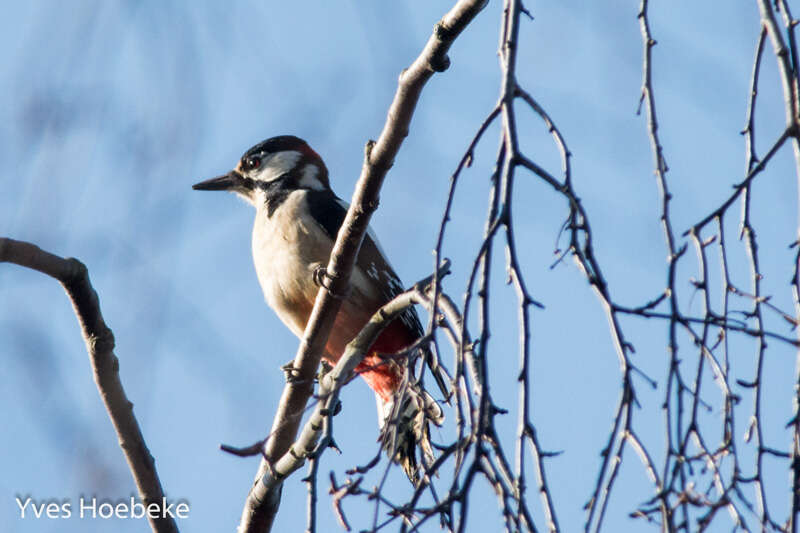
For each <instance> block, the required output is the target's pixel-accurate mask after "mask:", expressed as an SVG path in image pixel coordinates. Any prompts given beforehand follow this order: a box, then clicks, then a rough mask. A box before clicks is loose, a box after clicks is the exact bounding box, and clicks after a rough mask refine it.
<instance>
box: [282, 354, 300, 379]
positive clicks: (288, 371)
mask: <svg viewBox="0 0 800 533" xmlns="http://www.w3.org/2000/svg"><path fill="white" fill-rule="evenodd" d="M281 370H283V373H284V374H285V379H286V383H297V382H298V381H300V370H298V369H297V368H295V367H294V359H292V360H291V361H289V362H288V363H286V364H285V365H283V366H281Z"/></svg>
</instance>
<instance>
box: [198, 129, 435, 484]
mask: <svg viewBox="0 0 800 533" xmlns="http://www.w3.org/2000/svg"><path fill="white" fill-rule="evenodd" d="M193 188H194V189H196V190H206V191H220V190H222V191H232V192H234V193H236V194H237V195H239V196H240V197H242V198H243V199H244V200H246V201H247V202H248V203H250V204H252V205H253V207H255V209H256V218H255V224H254V225H253V240H252V248H253V261H254V262H255V268H256V273H257V275H258V281H259V283H260V284H261V289H262V290H263V292H264V296H265V298H266V300H267V303H268V304H269V305H270V307H272V309H273V310H274V311H275V313H277V315H278V317H279V318H280V319H281V320H282V321H283V323H284V324H285V325H286V326H287V327H288V328H289V329H290V330H292V332H293V333H294V334H295V335H297V336H298V337H302V336H303V332H304V330H305V327H306V322H307V321H308V317H309V315H310V314H311V309H312V307H313V306H314V300H315V298H316V295H317V291H318V290H319V286H318V284H319V273H320V272H321V269H323V268H324V267H325V266H326V265H327V264H328V259H329V256H330V254H331V250H332V248H333V243H334V240H335V239H336V235H337V233H338V232H339V228H340V226H341V225H342V222H343V221H344V218H345V214H346V212H347V208H348V205H347V204H346V203H345V202H344V201H342V200H341V199H340V198H339V197H337V196H336V195H335V194H334V192H333V191H332V190H331V187H330V182H329V181H328V169H327V168H326V167H325V163H323V161H322V158H321V157H320V156H319V155H318V154H317V153H316V152H315V151H314V150H312V149H311V147H309V146H308V144H307V143H306V142H305V141H303V140H302V139H300V138H298V137H294V136H290V135H282V136H279V137H272V138H270V139H267V140H266V141H263V142H261V143H259V144H257V145H255V146H253V147H252V148H250V149H249V150H247V152H245V153H244V155H243V156H242V157H241V159H240V160H239V163H238V164H237V165H236V168H234V169H233V170H232V171H230V172H228V173H227V174H225V175H223V176H219V177H217V178H213V179H210V180H207V181H203V182H201V183H197V184H195V185H194V186H193ZM402 291H403V285H402V283H401V282H400V279H399V278H398V277H397V274H395V272H394V270H393V269H392V267H391V266H390V265H389V262H388V260H387V259H386V255H385V253H384V252H383V250H382V249H381V247H380V245H379V244H378V239H377V237H376V236H375V234H374V233H372V232H371V231H368V233H367V235H365V236H364V240H363V243H362V245H361V250H360V252H359V255H358V259H357V262H356V266H355V268H354V269H353V272H352V275H351V278H350V288H349V290H348V292H347V293H346V295H345V297H344V300H343V302H342V306H341V309H340V311H339V314H338V315H337V316H336V320H335V324H334V326H333V329H332V331H331V334H330V336H329V337H328V342H327V344H326V346H325V353H324V354H323V358H324V359H325V360H327V361H328V362H329V363H330V364H334V365H335V364H336V362H337V361H338V360H339V358H340V357H341V355H342V353H343V352H344V349H345V346H346V345H347V343H348V342H350V341H351V340H352V339H353V338H354V337H355V336H356V335H357V334H358V332H359V331H360V330H361V328H362V327H363V326H364V325H365V324H366V322H367V320H368V319H369V318H370V316H371V315H372V314H373V313H374V312H375V311H377V310H378V308H379V307H381V306H382V305H383V304H385V303H386V302H388V301H389V300H391V299H392V298H393V297H394V296H396V295H398V294H399V293H401V292H402ZM422 335H423V330H422V326H421V324H420V321H419V318H418V316H417V313H416V311H415V310H414V309H413V308H410V309H408V310H407V311H406V312H404V313H403V314H402V315H401V316H400V318H399V319H397V320H395V321H394V322H392V323H391V324H390V325H389V326H388V327H387V328H386V329H385V330H384V331H383V333H382V334H381V335H380V337H378V339H377V340H376V341H375V343H374V344H373V345H372V347H371V348H370V349H369V351H368V353H367V355H366V357H365V358H364V360H363V361H362V362H361V364H359V365H358V367H357V368H356V372H357V373H358V374H360V375H361V377H363V378H364V380H365V381H366V382H367V384H369V386H370V387H371V388H372V390H373V391H375V398H376V400H377V404H378V424H379V426H380V429H381V436H382V438H383V442H384V447H386V448H387V451H388V448H389V446H391V444H390V443H391V442H392V440H394V442H395V450H396V451H395V455H394V457H393V459H394V460H395V461H397V462H399V463H400V464H401V465H402V466H403V469H404V470H405V472H406V474H407V475H408V477H409V479H411V480H412V482H414V483H417V482H418V480H419V473H418V466H417V465H418V463H417V459H416V449H417V448H418V447H419V448H420V450H421V453H422V454H423V457H424V458H425V459H426V460H430V459H431V458H432V450H431V446H430V441H429V429H428V421H431V422H433V423H435V424H437V425H441V423H442V420H443V419H444V417H443V413H442V410H441V408H440V407H439V405H437V403H436V402H435V401H434V400H433V398H432V397H431V396H430V395H429V394H428V393H427V392H425V391H424V390H422V389H421V388H419V387H417V386H415V385H413V384H412V385H411V386H410V387H406V388H405V389H406V390H405V394H404V395H403V397H402V398H399V397H398V389H400V388H401V383H402V380H403V373H404V361H399V360H397V359H396V358H392V357H390V355H391V354H396V353H398V352H402V351H403V350H405V349H406V348H408V347H409V346H410V345H412V344H413V343H414V342H415V341H417V340H418V339H419V338H420V337H421V336H422ZM423 349H425V348H423ZM387 355H389V357H387ZM428 355H429V354H428ZM435 376H436V378H437V382H438V383H439V386H440V388H442V391H443V393H445V394H446V386H445V385H444V380H443V378H442V377H441V376H440V374H435ZM398 401H399V406H398V408H396V409H395V404H396V403H397V402H398ZM393 413H394V417H393V416H392V414H393ZM390 419H391V420H390ZM394 427H396V433H394V434H393V433H392V430H393V428H394ZM392 434H393V435H394V438H393V439H392V438H390V436H391V435H392Z"/></svg>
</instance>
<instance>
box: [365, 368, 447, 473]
mask: <svg viewBox="0 0 800 533" xmlns="http://www.w3.org/2000/svg"><path fill="white" fill-rule="evenodd" d="M375 398H376V400H377V402H378V420H379V421H380V429H381V435H380V440H381V442H382V443H383V448H384V449H385V450H386V453H387V454H389V456H390V457H391V458H392V460H393V461H394V462H396V463H399V464H400V465H401V466H402V467H403V470H404V471H405V473H406V475H407V476H408V479H410V480H411V483H413V484H414V486H418V485H419V483H420V482H421V479H420V469H419V465H418V463H417V448H419V450H420V457H421V459H422V461H424V462H425V463H426V464H430V463H431V462H433V458H434V457H433V449H432V448H431V441H430V429H429V426H428V423H429V422H433V423H434V424H436V425H437V426H441V425H442V422H444V413H443V412H442V408H441V407H439V405H438V404H437V403H436V400H434V399H433V397H432V396H431V395H430V394H428V393H427V392H425V391H424V390H423V389H422V388H421V387H420V386H419V385H418V384H411V383H409V384H408V385H407V386H404V387H401V388H400V390H398V391H397V392H396V393H395V395H394V397H393V398H392V399H391V400H389V401H384V400H383V399H382V398H381V397H380V395H376V396H375Z"/></svg>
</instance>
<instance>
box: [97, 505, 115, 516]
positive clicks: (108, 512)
mask: <svg viewBox="0 0 800 533" xmlns="http://www.w3.org/2000/svg"><path fill="white" fill-rule="evenodd" d="M103 509H105V511H104V510H103ZM97 514H99V515H100V518H111V515H113V514H114V506H113V505H111V504H110V503H108V502H105V503H101V504H100V507H98V508H97Z"/></svg>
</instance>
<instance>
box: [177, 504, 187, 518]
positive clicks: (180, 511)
mask: <svg viewBox="0 0 800 533" xmlns="http://www.w3.org/2000/svg"><path fill="white" fill-rule="evenodd" d="M175 516H177V517H178V518H189V504H188V503H186V502H181V503H179V504H178V505H177V506H176V507H175Z"/></svg>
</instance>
